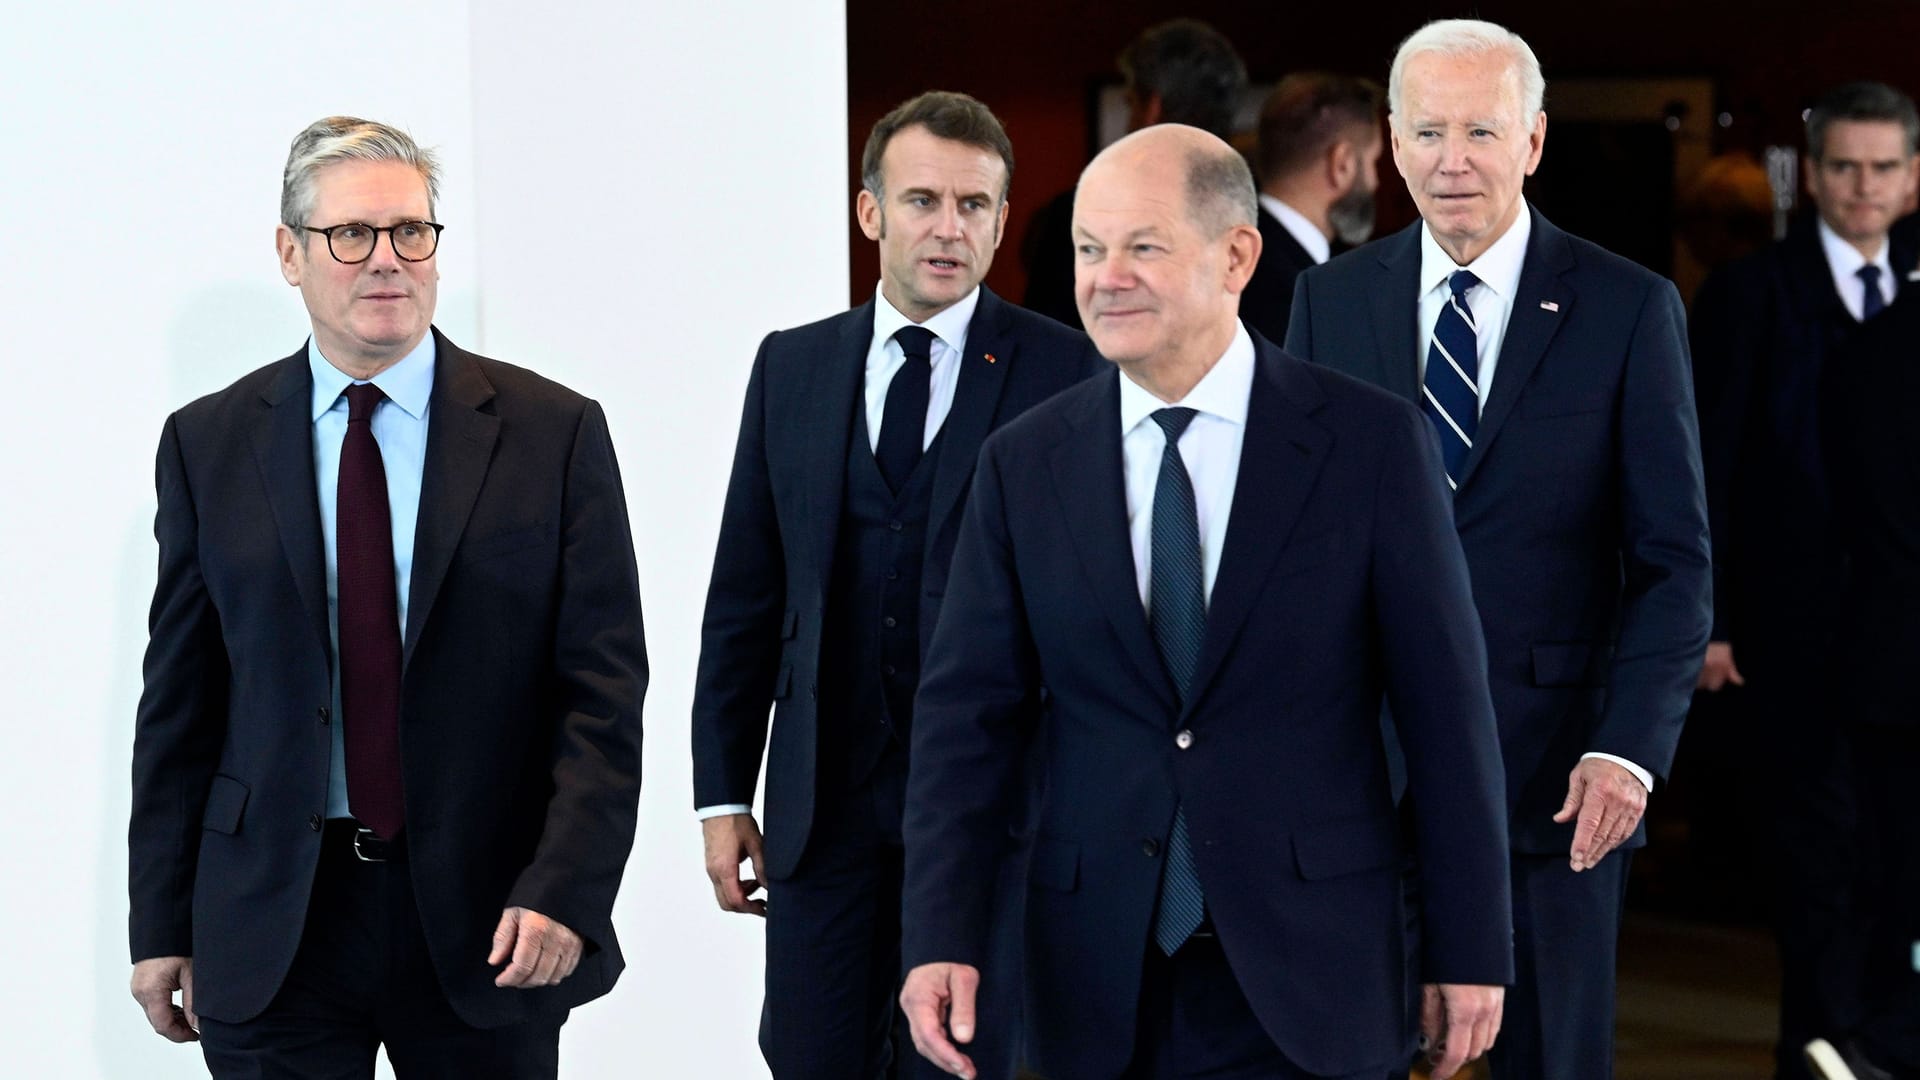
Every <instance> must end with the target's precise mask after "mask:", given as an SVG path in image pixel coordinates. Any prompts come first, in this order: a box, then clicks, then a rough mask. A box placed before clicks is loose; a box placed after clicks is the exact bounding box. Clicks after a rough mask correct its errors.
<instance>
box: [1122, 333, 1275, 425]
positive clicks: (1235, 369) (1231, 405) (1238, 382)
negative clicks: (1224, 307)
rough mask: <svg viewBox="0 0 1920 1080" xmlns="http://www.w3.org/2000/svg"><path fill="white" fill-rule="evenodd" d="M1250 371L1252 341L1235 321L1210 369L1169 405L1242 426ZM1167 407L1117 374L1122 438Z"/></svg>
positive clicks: (1249, 387)
mask: <svg viewBox="0 0 1920 1080" xmlns="http://www.w3.org/2000/svg"><path fill="white" fill-rule="evenodd" d="M1253 370H1254V354H1253V339H1252V338H1251V337H1248V336H1247V328H1246V326H1245V325H1244V324H1243V323H1241V322H1240V321H1239V320H1238V319H1236V320H1234V327H1233V340H1232V341H1231V342H1229V343H1228V344H1227V351H1226V352H1224V353H1221V354H1220V359H1219V360H1218V361H1217V362H1215V363H1214V365H1213V369H1212V370H1210V371H1208V372H1207V373H1206V374H1205V375H1203V376H1201V377H1200V381H1199V382H1198V383H1196V384H1195V385H1194V387H1193V389H1192V390H1189V391H1187V396H1186V397H1184V398H1181V399H1180V400H1179V401H1176V402H1173V404H1174V405H1183V406H1185V407H1187V408H1189V409H1198V410H1199V411H1200V412H1203V413H1206V414H1208V415H1209V416H1216V417H1219V418H1220V419H1222V420H1225V421H1227V422H1228V423H1231V424H1243V425H1244V424H1245V423H1246V422H1247V398H1248V397H1249V396H1250V395H1251V394H1252V393H1253ZM1168 407H1169V406H1168V403H1167V402H1164V401H1161V400H1160V399H1159V398H1157V397H1154V396H1153V394H1152V392H1150V391H1149V390H1147V388H1146V387H1144V386H1141V385H1140V384H1139V383H1137V382H1134V381H1133V380H1132V379H1131V378H1129V377H1128V376H1127V373H1126V372H1124V371H1122V372H1120V436H1121V437H1122V438H1125V437H1126V435H1127V433H1128V432H1130V431H1132V430H1133V429H1134V428H1135V427H1137V426H1139V425H1140V424H1141V423H1142V422H1143V421H1145V420H1146V419H1147V417H1149V416H1151V415H1153V414H1154V413H1156V412H1158V411H1160V410H1161V409H1165V408H1168Z"/></svg>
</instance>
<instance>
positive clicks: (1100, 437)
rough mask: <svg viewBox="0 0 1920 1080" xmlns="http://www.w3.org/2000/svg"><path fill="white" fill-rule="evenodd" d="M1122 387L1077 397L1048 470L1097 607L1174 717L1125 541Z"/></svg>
mask: <svg viewBox="0 0 1920 1080" xmlns="http://www.w3.org/2000/svg"><path fill="white" fill-rule="evenodd" d="M1118 380H1119V376H1115V377H1112V378H1109V379H1107V380H1106V382H1105V384H1104V385H1103V386H1102V387H1101V389H1100V392H1099V393H1098V394H1083V395H1080V396H1079V397H1078V399H1077V400H1076V402H1075V404H1076V405H1077V406H1079V407H1077V408H1075V409H1073V410H1070V411H1068V412H1067V413H1066V414H1065V420H1066V424H1067V426H1068V428H1069V430H1068V432H1067V433H1066V435H1065V437H1064V438H1062V439H1061V440H1060V442H1059V443H1058V444H1056V445H1055V446H1054V448H1053V453H1052V457H1051V461H1050V462H1049V465H1050V467H1051V469H1052V471H1053V487H1054V494H1055V497H1056V498H1058V499H1059V500H1060V511H1061V513H1060V520H1061V521H1062V522H1063V523H1065V525H1066V528H1067V532H1068V534H1069V535H1070V536H1072V537H1073V547H1074V551H1075V552H1077V553H1078V554H1079V556H1080V564H1081V568H1082V569H1084V570H1085V571H1086V574H1087V580H1088V581H1090V582H1091V583H1092V585H1093V594H1094V599H1095V601H1096V602H1097V603H1098V604H1099V605H1100V609H1101V610H1102V611H1103V612H1105V614H1106V616H1107V621H1108V622H1109V623H1111V624H1112V625H1113V630H1114V633H1115V634H1116V635H1117V636H1118V637H1119V638H1120V644H1121V646H1122V648H1124V649H1125V650H1126V653H1127V657H1128V659H1129V660H1130V662H1131V666H1132V667H1133V668H1134V670H1136V671H1139V672H1140V673H1141V674H1142V677H1143V678H1145V679H1146V681H1147V682H1148V683H1149V684H1151V685H1152V687H1153V689H1154V692H1155V693H1156V694H1158V695H1159V696H1160V699H1161V704H1162V707H1164V708H1165V709H1167V710H1168V711H1171V710H1172V709H1173V708H1174V705H1175V703H1176V702H1177V701H1178V700H1179V699H1178V697H1177V696H1176V694H1175V693H1174V687H1173V679H1172V678H1171V677H1170V676H1168V675H1167V669H1166V665H1165V664H1163V663H1162V662H1161V660H1160V650H1159V648H1158V647H1156V646H1155V645H1154V643H1153V633H1152V631H1151V630H1149V629H1148V628H1147V612H1146V608H1144V607H1142V606H1141V604H1140V585H1139V578H1138V577H1137V576H1136V575H1135V570H1134V565H1133V542H1132V540H1131V539H1130V538H1129V537H1128V535H1127V493H1126V487H1125V484H1126V481H1125V475H1126V469H1125V466H1124V464H1123V463H1122V461H1121V455H1120V383H1119V381H1118Z"/></svg>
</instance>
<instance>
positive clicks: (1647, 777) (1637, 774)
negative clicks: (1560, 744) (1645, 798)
mask: <svg viewBox="0 0 1920 1080" xmlns="http://www.w3.org/2000/svg"><path fill="white" fill-rule="evenodd" d="M1590 757H1597V758H1599V759H1600V760H1602V761H1611V762H1613V763H1614V764H1615V765H1618V766H1620V767H1621V768H1623V769H1625V770H1627V771H1628V772H1630V773H1632V774H1633V778H1634V779H1635V780H1638V781H1640V782H1641V783H1642V784H1644V785H1646V788H1647V790H1648V791H1652V790H1653V774H1652V773H1650V772H1648V771H1647V770H1645V769H1643V768H1641V767H1640V766H1638V765H1635V764H1634V763H1633V762H1631V761H1628V760H1627V759H1626V758H1623V757H1616V756H1614V755H1613V754H1602V753H1600V752H1599V751H1597V750H1596V751H1593V752H1592V753H1587V754H1581V755H1580V760H1581V761H1585V760H1587V759H1588V758H1590Z"/></svg>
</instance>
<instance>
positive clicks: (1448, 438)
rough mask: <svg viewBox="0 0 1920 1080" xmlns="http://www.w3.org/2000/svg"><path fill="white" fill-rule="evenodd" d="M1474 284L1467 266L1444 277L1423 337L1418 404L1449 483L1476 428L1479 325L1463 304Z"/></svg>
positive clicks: (1457, 478)
mask: <svg viewBox="0 0 1920 1080" xmlns="http://www.w3.org/2000/svg"><path fill="white" fill-rule="evenodd" d="M1478 284H1480V279H1479V278H1477V277H1474V276H1473V271H1471V270H1455V271H1454V272H1453V275H1452V276H1451V277H1449V278H1447V288H1448V289H1449V290H1450V292H1449V295H1448V296H1447V303H1446V306H1445V307H1442V308H1441V309H1440V317H1439V318H1438V319H1435V320H1434V321H1433V336H1432V337H1431V338H1429V339H1428V341H1427V378H1426V385H1425V386H1423V387H1422V388H1421V395H1420V407H1421V409H1423V410H1424V411H1425V412H1426V414H1427V419H1429V420H1431V421H1433V428H1434V430H1435V431H1438V432H1439V433H1440V456H1441V460H1443V461H1444V462H1446V466H1447V485H1448V486H1449V487H1459V486H1460V469H1461V466H1463V465H1465V464H1466V462H1467V451H1469V450H1471V449H1473V433H1474V432H1475V431H1476V430H1478V429H1479V427H1480V384H1479V382H1478V380H1479V378H1480V357H1479V354H1478V353H1477V352H1475V334H1476V333H1477V332H1478V330H1479V328H1478V327H1477V326H1475V325H1474V322H1473V311H1472V309H1470V308H1469V307H1467V290H1468V289H1471V288H1473V287H1474V286H1475V285H1478Z"/></svg>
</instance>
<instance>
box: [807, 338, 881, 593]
mask: <svg viewBox="0 0 1920 1080" xmlns="http://www.w3.org/2000/svg"><path fill="white" fill-rule="evenodd" d="M872 344H873V301H871V300H869V301H867V302H866V303H865V304H862V305H860V306H859V307H857V308H854V309H853V310H852V311H850V312H848V313H847V315H846V317H845V318H843V319H841V320H840V323H839V335H838V337H837V338H836V339H835V341H834V343H833V345H832V347H831V349H830V351H829V353H828V355H826V356H822V357H820V358H819V359H818V361H817V362H815V363H813V364H811V365H810V366H809V367H808V370H807V390H806V397H807V403H808V404H807V411H808V412H809V413H811V414H812V415H813V416H816V417H818V418H819V423H820V426H819V427H818V428H814V427H812V426H811V425H808V426H805V428H804V430H806V431H807V432H808V438H807V441H808V443H809V445H808V446H806V447H804V448H800V449H799V451H798V452H801V453H805V454H806V455H807V458H808V461H809V462H810V468H809V469H808V472H809V473H810V474H811V477H810V479H811V484H810V486H809V487H808V491H807V500H808V502H807V506H808V511H809V513H808V518H809V520H811V521H812V523H813V541H814V552H813V554H814V565H815V566H817V567H818V568H819V578H820V581H821V582H823V583H824V582H826V581H827V580H828V577H829V575H831V574H832V573H833V547H834V544H835V543H837V542H838V541H839V536H840V504H841V500H842V499H843V498H845V495H846V486H847V454H848V453H849V451H850V450H851V446H850V443H851V442H852V440H853V410H854V409H856V408H865V407H866V401H865V398H864V396H863V395H862V393H861V386H862V383H863V381H864V378H865V376H866V370H867V350H868V348H869V347H871V346H872Z"/></svg>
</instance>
